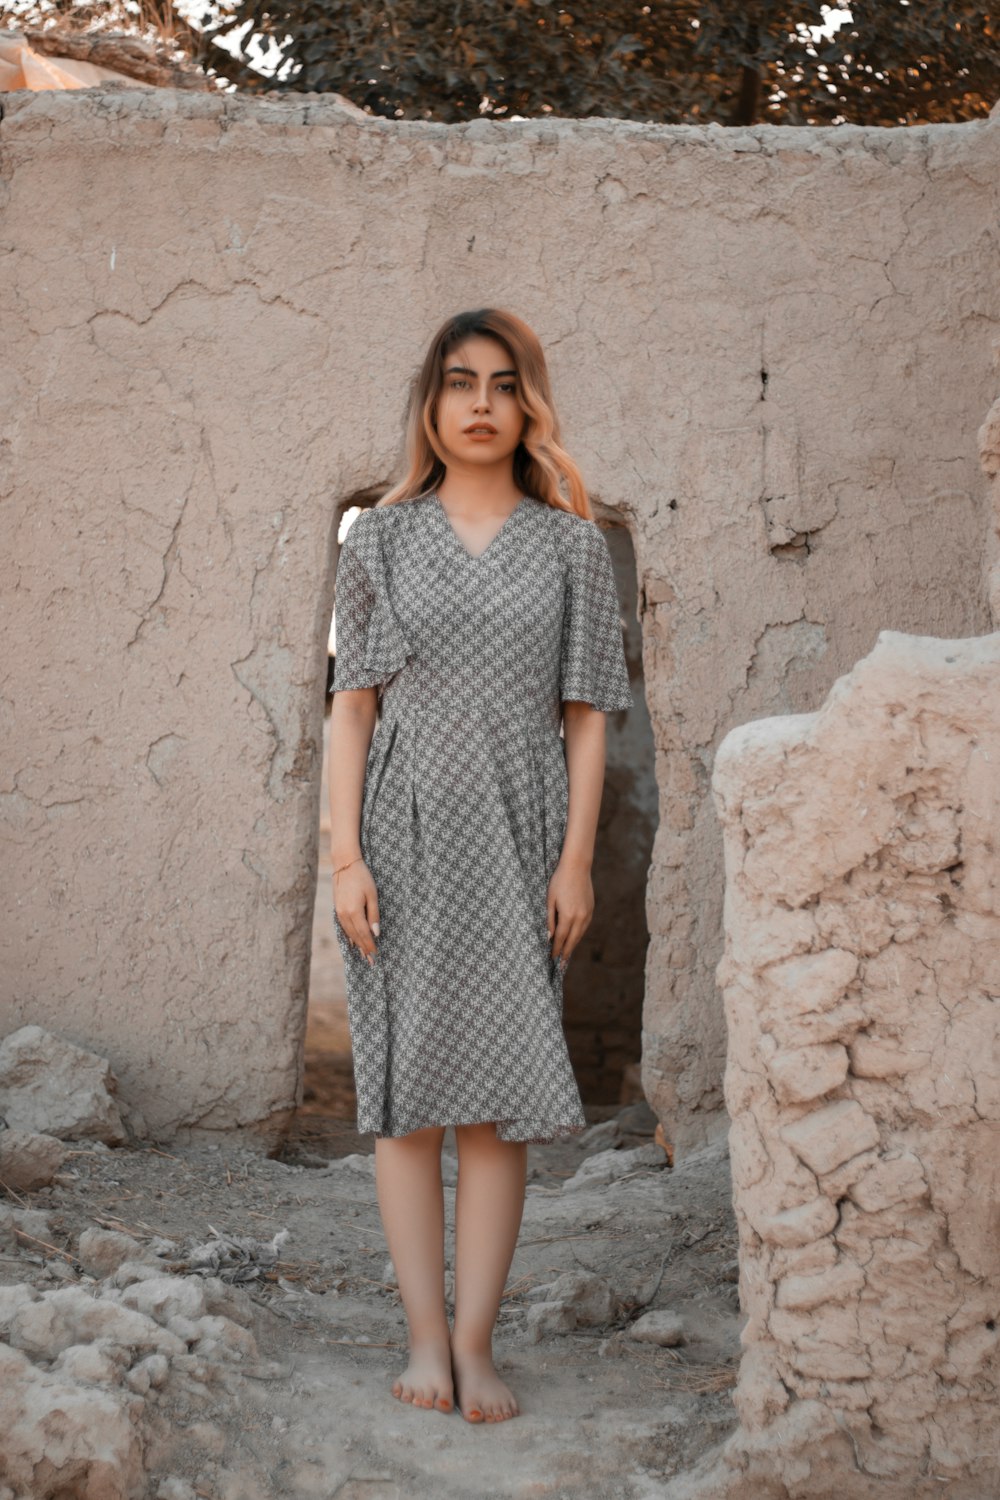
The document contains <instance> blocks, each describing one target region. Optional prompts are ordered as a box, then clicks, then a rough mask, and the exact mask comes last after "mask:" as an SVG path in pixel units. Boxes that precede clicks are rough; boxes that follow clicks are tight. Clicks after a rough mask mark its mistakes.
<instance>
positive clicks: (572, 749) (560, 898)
mask: <svg viewBox="0 0 1000 1500" xmlns="http://www.w3.org/2000/svg"><path fill="white" fill-rule="evenodd" d="M563 736H564V739H565V742H566V770H567V774H568V778H569V808H568V812H567V818H566V836H565V838H564V839H563V847H562V853H561V854H560V856H559V863H558V865H557V866H556V868H555V872H554V874H553V876H552V879H551V881H550V882H549V891H548V931H549V937H550V938H552V956H553V958H562V959H563V960H565V961H568V959H569V956H570V954H571V953H572V951H573V949H574V948H575V947H576V945H577V943H578V942H579V941H580V939H581V938H582V937H583V934H584V933H585V932H586V930H587V928H588V927H589V926H590V920H591V917H592V916H593V914H594V889H593V886H592V884H591V880H590V871H591V866H592V865H593V863H594V844H595V842H596V839H597V820H598V816H599V815H600V811H601V797H602V795H603V792H604V762H605V715H604V714H603V713H602V712H601V710H600V709H597V708H592V707H591V705H590V704H589V703H584V702H577V701H572V702H568V703H564V704H563Z"/></svg>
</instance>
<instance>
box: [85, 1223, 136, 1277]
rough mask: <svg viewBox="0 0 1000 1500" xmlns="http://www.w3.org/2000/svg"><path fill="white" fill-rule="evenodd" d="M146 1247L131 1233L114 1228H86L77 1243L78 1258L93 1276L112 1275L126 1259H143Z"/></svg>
mask: <svg viewBox="0 0 1000 1500" xmlns="http://www.w3.org/2000/svg"><path fill="white" fill-rule="evenodd" d="M145 1255H146V1252H145V1250H144V1247H143V1246H142V1245H140V1244H139V1242H138V1240H134V1239H133V1238H132V1236H131V1235H128V1234H119V1233H118V1232H117V1231H116V1230H113V1229H85V1230H84V1231H83V1233H82V1234H81V1236H80V1239H79V1241H78V1243H77V1250H76V1258H77V1260H78V1261H79V1262H80V1264H81V1265H82V1266H83V1268H84V1270H85V1271H87V1272H88V1273H89V1274H90V1275H91V1276H97V1277H102V1276H110V1275H111V1273H112V1271H117V1269H118V1267H119V1266H120V1265H121V1264H122V1263H123V1262H124V1261H126V1260H129V1259H134V1260H143V1259H144V1258H145Z"/></svg>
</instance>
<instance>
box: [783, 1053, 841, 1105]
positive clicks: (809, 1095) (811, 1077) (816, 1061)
mask: <svg viewBox="0 0 1000 1500" xmlns="http://www.w3.org/2000/svg"><path fill="white" fill-rule="evenodd" d="M849 1061H850V1059H849V1057H848V1053H847V1048H846V1047H845V1046H843V1045H842V1044H841V1043H840V1042H822V1043H820V1045H819V1046H817V1047H791V1048H788V1049H785V1050H782V1051H780V1052H776V1053H775V1055H774V1057H772V1058H771V1060H770V1062H769V1063H768V1065H767V1071H768V1074H769V1076H770V1079H771V1082H772V1083H773V1084H774V1091H775V1093H776V1094H777V1096H778V1099H779V1101H780V1102H781V1103H782V1104H795V1103H807V1102H808V1101H810V1100H812V1099H818V1098H820V1097H821V1096H822V1095H823V1094H829V1093H830V1091H831V1090H832V1089H835V1088H838V1087H839V1086H840V1084H842V1083H843V1081H844V1079H845V1078H846V1077H847V1068H848V1063H849Z"/></svg>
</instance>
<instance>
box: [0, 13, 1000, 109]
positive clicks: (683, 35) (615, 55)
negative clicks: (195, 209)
mask: <svg viewBox="0 0 1000 1500" xmlns="http://www.w3.org/2000/svg"><path fill="white" fill-rule="evenodd" d="M844 17H848V18H849V19H846V20H843V18H844ZM838 19H839V20H841V24H840V25H839V26H838V25H836V22H837V20H838ZM18 21H20V22H21V25H22V26H25V25H26V24H27V25H30V24H31V23H32V22H33V23H34V24H35V25H36V26H37V27H39V28H44V30H41V31H40V32H36V33H34V34H32V41H33V42H35V41H36V40H38V41H39V42H40V43H42V44H43V45H44V47H45V50H55V47H56V45H57V42H58V41H59V39H60V38H59V36H58V34H57V33H58V29H60V28H62V30H63V36H64V37H65V35H66V31H67V30H70V31H71V32H72V35H73V36H74V38H75V39H76V41H77V43H78V44H82V41H83V36H84V33H85V34H86V37H87V39H88V40H91V41H93V40H94V39H95V36H99V37H101V38H103V39H105V40H109V39H110V34H109V31H108V27H109V25H114V24H115V23H117V24H118V26H119V28H120V29H119V32H118V34H119V35H121V33H122V32H124V33H125V34H126V35H129V34H130V35H132V36H139V37H142V38H143V39H144V40H145V41H147V43H148V42H152V43H153V44H155V50H156V55H157V59H158V60H159V61H160V62H161V63H162V64H163V66H164V67H165V68H166V69H169V68H170V66H171V64H173V65H174V66H175V67H177V66H180V67H181V69H182V71H183V70H189V69H190V68H191V65H192V64H194V65H197V67H198V68H199V69H201V70H202V71H203V72H204V73H205V75H207V78H208V79H209V80H210V81H212V82H214V83H215V84H216V85H217V86H220V87H229V88H230V89H232V88H235V89H238V90H239V91H240V92H245V93H264V92H274V91H278V92H288V93H292V94H294V93H302V92H304V93H338V94H343V95H345V96H346V97H347V98H348V99H350V100H351V101H352V102H353V103H355V104H356V105H358V106H359V108H361V109H363V110H365V111H366V112H367V113H369V114H372V115H379V116H383V117H385V118H387V119H392V120H440V121H445V122H451V121H456V120H471V119H479V118H483V117H486V118H492V119H509V118H510V117H512V116H529V117H531V116H534V117H538V116H546V115H561V116H568V117H570V118H576V119H579V118H585V117H587V116H591V115H598V116H611V117H617V118H619V119H625V120H657V121H661V122H663V123H666V124H674V125H705V124H708V123H710V122H715V123H717V124H720V125H752V124H759V123H763V124H774V125H834V124H844V123H847V124H857V125H919V124H927V123H949V122H957V121H961V120H972V119H976V118H979V117H982V116H985V115H986V114H988V112H989V110H990V109H991V107H992V105H993V104H994V103H995V102H996V99H997V96H998V94H1000V47H998V40H997V38H998V27H997V24H996V23H995V21H992V20H991V13H990V8H989V7H988V6H986V5H983V4H979V3H977V0H854V3H852V4H851V6H850V9H849V10H841V11H836V10H831V7H829V6H826V5H822V4H820V3H819V0H744V3H742V4H740V5H734V4H733V3H732V0H648V3H639V0H565V3H559V0H452V3H450V4H445V3H440V0H223V3H221V4H220V3H213V4H208V3H206V4H205V6H204V9H203V10H201V11H200V12H198V11H194V12H190V11H189V13H188V15H187V17H186V18H182V17H181V16H180V15H179V14H178V12H177V11H175V9H174V6H173V3H172V0H87V3H81V0H7V3H6V4H3V0H0V25H5V26H10V25H16V24H17V22H18ZM53 28H55V29H53ZM241 33H243V35H242V38H241V37H240V34H241ZM250 36H256V37H258V38H261V39H262V40H263V41H264V42H265V43H267V42H270V43H271V44H272V46H273V48H275V49H277V61H276V62H273V63H272V64H271V66H272V67H273V73H272V72H269V73H266V74H265V73H263V72H261V71H260V68H259V67H258V66H255V63H254V58H253V56H252V55H251V52H250V49H246V38H247V37H250ZM224 40H225V41H226V42H227V45H228V47H232V46H234V45H239V46H242V47H244V48H245V49H246V50H241V51H237V55H235V56H232V55H231V53H230V51H229V50H227V47H226V46H223V45H219V44H220V43H221V42H223V41H224ZM185 81H188V80H187V79H185Z"/></svg>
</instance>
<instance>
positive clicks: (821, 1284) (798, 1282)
mask: <svg viewBox="0 0 1000 1500" xmlns="http://www.w3.org/2000/svg"><path fill="white" fill-rule="evenodd" d="M864 1284H865V1274H864V1272H863V1271H862V1269H861V1267H860V1266H858V1265H855V1264H854V1263H853V1262H852V1261H849V1260H845V1261H843V1262H842V1263H841V1264H840V1265H836V1266H833V1267H831V1269H830V1270H829V1271H821V1272H819V1274H818V1275H816V1276H785V1277H783V1278H782V1280H781V1281H779V1282H778V1285H777V1288H776V1290H775V1298H774V1300H775V1304H776V1306H778V1307H788V1308H792V1309H794V1310H795V1311H797V1312H811V1311H812V1309H813V1308H814V1307H820V1306H822V1304H823V1303H824V1302H838V1303H844V1304H846V1303H848V1302H849V1301H853V1300H854V1298H855V1297H856V1295H857V1293H858V1292H859V1291H860V1290H861V1288H862V1287H863V1286H864Z"/></svg>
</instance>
